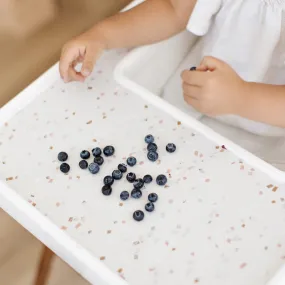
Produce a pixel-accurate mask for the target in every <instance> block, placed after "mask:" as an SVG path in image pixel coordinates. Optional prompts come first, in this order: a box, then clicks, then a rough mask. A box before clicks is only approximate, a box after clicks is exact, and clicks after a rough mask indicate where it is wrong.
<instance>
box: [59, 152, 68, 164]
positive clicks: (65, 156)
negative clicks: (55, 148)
mask: <svg viewBox="0 0 285 285" xmlns="http://www.w3.org/2000/svg"><path fill="white" fill-rule="evenodd" d="M57 159H58V160H59V161H61V162H64V161H67V159H68V154H67V153H66V152H63V151H62V152H60V153H59V154H58V156H57Z"/></svg>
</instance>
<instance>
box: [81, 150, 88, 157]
mask: <svg viewBox="0 0 285 285" xmlns="http://www.w3.org/2000/svg"><path fill="white" fill-rule="evenodd" d="M80 157H81V158H82V159H88V158H89V157H90V152H89V151H88V150H82V151H81V153H80Z"/></svg>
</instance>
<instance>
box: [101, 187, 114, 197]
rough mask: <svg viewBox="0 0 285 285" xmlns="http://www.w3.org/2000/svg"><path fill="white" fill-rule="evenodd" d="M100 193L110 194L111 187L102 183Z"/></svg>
mask: <svg viewBox="0 0 285 285" xmlns="http://www.w3.org/2000/svg"><path fill="white" fill-rule="evenodd" d="M102 194H103V195H105V196H110V195H111V194H112V187H111V186H110V185H104V186H103V187H102Z"/></svg>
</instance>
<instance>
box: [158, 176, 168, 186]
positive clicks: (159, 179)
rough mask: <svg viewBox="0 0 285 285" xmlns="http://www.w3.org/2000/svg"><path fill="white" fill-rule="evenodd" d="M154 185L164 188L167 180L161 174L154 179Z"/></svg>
mask: <svg viewBox="0 0 285 285" xmlns="http://www.w3.org/2000/svg"><path fill="white" fill-rule="evenodd" d="M156 183H157V184H158V185H159V186H164V185H165V184H166V183H167V178H166V176H165V175H163V174H160V175H158V176H157V177H156Z"/></svg>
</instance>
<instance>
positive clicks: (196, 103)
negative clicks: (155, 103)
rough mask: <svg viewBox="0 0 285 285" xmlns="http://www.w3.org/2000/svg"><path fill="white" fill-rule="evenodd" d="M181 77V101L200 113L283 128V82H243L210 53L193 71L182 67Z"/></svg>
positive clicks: (284, 92)
mask: <svg viewBox="0 0 285 285" xmlns="http://www.w3.org/2000/svg"><path fill="white" fill-rule="evenodd" d="M209 71H210V72H209ZM182 80H183V93H184V99H185V101H186V102H187V103H188V104H190V105H192V106H193V107H194V108H195V109H196V110H198V111H200V112H201V113H203V114H206V115H209V116H218V115H228V114H232V115H238V116H241V117H244V118H247V119H250V120H254V121H259V122H263V123H267V124H270V125H274V126H278V127H283V128H285V86H277V85H269V84H261V83H253V82H246V81H244V80H242V79H241V78H240V76H239V75H238V74H237V73H236V72H235V71H234V70H233V69H232V68H231V67H230V66H229V65H228V64H226V63H225V62H223V61H221V60H219V59H217V58H213V57H205V58H204V59H203V61H202V62H201V65H200V66H199V67H198V68H197V71H187V70H186V71H184V72H183V73H182Z"/></svg>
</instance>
